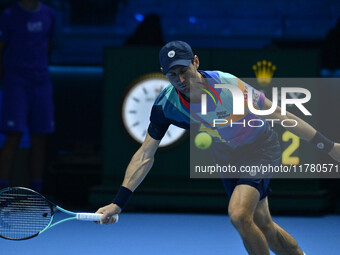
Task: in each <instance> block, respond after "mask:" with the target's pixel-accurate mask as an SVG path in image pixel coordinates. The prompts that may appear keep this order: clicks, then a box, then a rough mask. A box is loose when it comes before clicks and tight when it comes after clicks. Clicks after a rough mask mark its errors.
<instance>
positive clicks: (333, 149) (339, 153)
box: [262, 98, 340, 162]
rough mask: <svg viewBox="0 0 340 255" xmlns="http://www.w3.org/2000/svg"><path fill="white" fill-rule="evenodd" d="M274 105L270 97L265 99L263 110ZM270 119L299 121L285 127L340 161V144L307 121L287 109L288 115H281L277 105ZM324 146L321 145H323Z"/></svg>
mask: <svg viewBox="0 0 340 255" xmlns="http://www.w3.org/2000/svg"><path fill="white" fill-rule="evenodd" d="M271 106H272V102H271V101H270V100H269V99H267V98H266V99H265V101H264V104H263V108H262V109H263V110H267V109H270V108H271ZM266 118H268V119H279V120H280V121H282V120H285V119H293V120H295V121H296V122H297V125H296V126H295V127H285V128H286V129H287V130H288V131H290V132H292V133H293V134H295V135H297V136H298V137H300V138H301V139H304V140H306V141H308V142H310V143H312V144H314V145H316V146H317V147H318V148H319V149H321V150H324V151H325V152H327V153H328V154H329V155H330V156H331V157H332V158H333V159H335V160H336V161H338V162H340V144H339V143H333V142H332V141H330V140H329V139H327V138H326V137H324V136H323V135H322V134H320V133H319V132H318V131H317V130H316V129H315V128H313V127H312V126H311V125H309V124H308V123H307V122H306V121H304V120H302V119H300V118H299V117H297V116H295V115H294V114H292V113H290V112H288V111H287V114H286V115H281V107H279V106H278V107H277V108H276V110H275V112H273V113H272V114H270V115H268V116H266ZM321 144H322V146H319V145H321Z"/></svg>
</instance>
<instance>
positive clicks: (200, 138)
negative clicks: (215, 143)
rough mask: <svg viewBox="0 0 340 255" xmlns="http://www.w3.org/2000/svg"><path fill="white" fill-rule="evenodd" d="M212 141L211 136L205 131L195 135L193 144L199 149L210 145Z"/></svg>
mask: <svg viewBox="0 0 340 255" xmlns="http://www.w3.org/2000/svg"><path fill="white" fill-rule="evenodd" d="M211 143H212V138H211V136H210V135H208V134H207V133H205V132H202V133H199V134H198V135H196V137H195V145H196V147H197V148H199V149H201V150H206V149H208V148H209V147H210V145H211Z"/></svg>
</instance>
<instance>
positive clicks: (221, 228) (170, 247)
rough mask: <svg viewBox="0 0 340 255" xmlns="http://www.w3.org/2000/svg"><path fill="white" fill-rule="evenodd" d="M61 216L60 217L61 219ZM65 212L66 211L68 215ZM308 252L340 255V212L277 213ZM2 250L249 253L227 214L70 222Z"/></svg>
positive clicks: (41, 254)
mask: <svg viewBox="0 0 340 255" xmlns="http://www.w3.org/2000/svg"><path fill="white" fill-rule="evenodd" d="M61 216H62V214H60V215H59V214H57V215H56V220H58V219H60V217H61ZM63 216H64V215H63ZM274 220H275V221H276V222H277V223H278V224H280V225H282V226H283V227H284V228H285V229H286V230H287V231H288V232H289V233H291V234H292V235H293V236H294V237H295V238H296V239H297V240H298V242H299V245H300V247H301V248H302V249H303V250H304V251H305V252H306V254H307V255H321V254H327V255H337V254H339V238H340V230H339V227H338V226H339V225H340V216H333V215H328V216H321V217H274ZM0 247H1V250H2V252H1V254H6V255H14V254H15V255H17V254H23V255H30V254H32V255H33V254H34V255H45V254H48V255H59V254H84V255H85V254H124V255H130V254H131V255H132V254H149V255H159V254H162V255H170V254H171V255H172V254H186V255H187V254H195V255H203V254H204V255H205V254H215V255H220V254H221V255H222V254H223V255H225V254H233V255H234V254H237V255H239V254H246V251H245V250H244V248H243V244H242V241H241V239H240V238H239V236H238V233H237V232H236V230H234V229H233V227H232V225H231V224H230V222H229V218H228V216H225V215H202V214H151V213H148V214H146V213H123V214H121V217H120V222H119V223H118V224H117V225H96V224H92V223H87V222H77V221H71V222H67V223H65V224H61V225H59V226H56V227H55V228H53V229H51V230H48V231H47V232H45V233H44V234H42V235H40V236H38V237H36V238H33V239H30V240H26V241H8V240H4V239H1V240H0Z"/></svg>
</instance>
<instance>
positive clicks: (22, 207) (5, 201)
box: [0, 189, 52, 240]
mask: <svg viewBox="0 0 340 255" xmlns="http://www.w3.org/2000/svg"><path fill="white" fill-rule="evenodd" d="M51 217H52V211H51V208H50V205H49V204H48V202H47V201H46V200H45V199H44V198H43V197H42V196H40V195H39V194H38V193H35V192H33V191H30V190H25V189H9V190H5V191H4V192H2V193H0V235H1V236H3V237H5V238H9V239H16V240H20V239H26V238H29V237H32V236H35V235H37V234H38V233H39V232H40V231H41V230H43V229H44V228H45V227H46V226H47V225H48V224H49V222H50V221H51Z"/></svg>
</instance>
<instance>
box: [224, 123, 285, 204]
mask: <svg viewBox="0 0 340 255" xmlns="http://www.w3.org/2000/svg"><path fill="white" fill-rule="evenodd" d="M230 158H231V160H230V164H231V165H235V166H237V167H238V168H239V167H240V166H246V165H247V166H254V165H257V166H259V165H261V164H265V165H267V164H270V165H271V166H278V165H280V164H281V147H280V142H279V139H278V137H277V135H276V133H275V132H274V131H273V130H272V128H271V127H270V126H269V125H267V129H266V131H265V132H264V134H262V135H261V136H260V137H259V138H258V139H257V140H256V141H255V142H254V143H253V144H251V145H246V146H243V147H242V148H239V149H236V150H235V151H234V152H233V153H232V155H231V157H230ZM248 176H249V175H248ZM270 177H271V176H266V178H263V176H261V177H257V178H256V177H255V176H254V177H251V178H223V179H222V182H223V185H224V188H225V190H226V192H227V194H228V196H229V197H231V195H232V193H233V191H234V189H235V187H236V186H237V185H242V184H245V185H249V186H252V187H254V188H256V189H257V190H258V191H259V193H260V199H263V198H265V197H266V196H267V195H269V194H270V192H271V189H270V187H269V184H270Z"/></svg>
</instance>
